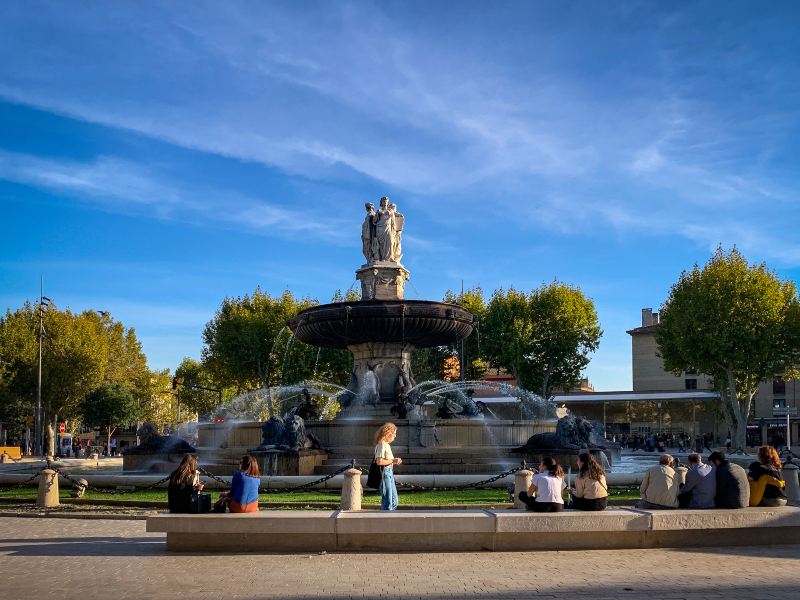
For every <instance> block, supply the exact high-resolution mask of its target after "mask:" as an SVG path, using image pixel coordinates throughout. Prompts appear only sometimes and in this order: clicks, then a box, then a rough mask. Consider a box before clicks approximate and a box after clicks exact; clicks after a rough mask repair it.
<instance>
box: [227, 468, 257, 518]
mask: <svg viewBox="0 0 800 600" xmlns="http://www.w3.org/2000/svg"><path fill="white" fill-rule="evenodd" d="M239 468H240V470H239V471H236V473H234V474H233V478H232V479H231V491H230V492H223V493H222V494H220V500H219V502H222V503H224V504H226V505H227V507H228V509H230V511H231V512H232V513H248V512H258V486H259V484H260V483H261V473H260V472H259V470H258V461H257V460H256V459H255V457H254V456H251V455H250V454H245V455H244V456H243V457H242V460H241V462H240V463H239ZM224 510H225V509H224V508H223V509H222V511H223V512H224Z"/></svg>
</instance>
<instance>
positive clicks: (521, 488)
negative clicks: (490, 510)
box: [514, 469, 533, 508]
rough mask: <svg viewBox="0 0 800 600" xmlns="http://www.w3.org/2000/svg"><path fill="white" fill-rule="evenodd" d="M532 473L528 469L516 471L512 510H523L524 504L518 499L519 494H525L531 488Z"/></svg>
mask: <svg viewBox="0 0 800 600" xmlns="http://www.w3.org/2000/svg"><path fill="white" fill-rule="evenodd" d="M531 479H533V472H532V471H529V470H528V469H522V470H521V471H517V472H516V474H515V475H514V508H525V503H524V502H522V500H520V499H519V493H520V492H527V491H528V488H530V487H531Z"/></svg>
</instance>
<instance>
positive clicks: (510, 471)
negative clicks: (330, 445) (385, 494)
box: [356, 462, 528, 492]
mask: <svg viewBox="0 0 800 600" xmlns="http://www.w3.org/2000/svg"><path fill="white" fill-rule="evenodd" d="M356 468H357V469H359V470H360V471H361V472H362V473H369V470H368V469H365V468H364V467H356ZM527 468H528V465H526V464H525V463H524V462H523V463H522V464H520V465H519V466H518V467H513V468H511V469H508V470H507V471H503V472H502V473H498V474H497V475H494V476H492V477H489V478H488V479H482V480H480V481H476V482H474V483H465V484H463V485H455V486H451V487H439V486H437V487H435V488H429V487H425V486H421V485H416V484H414V483H404V482H403V481H402V480H401V479H398V477H397V476H395V480H394V482H395V484H396V485H397V487H398V488H403V489H407V490H419V491H430V490H432V489H435V490H440V491H443V492H446V491H453V490H473V489H474V490H480V489H484V488H485V487H486V486H487V485H488V484H490V483H494V482H495V481H498V480H500V479H503V478H504V477H508V476H509V475H512V474H514V473H516V472H517V471H522V470H523V469H527ZM400 478H402V475H401V476H400Z"/></svg>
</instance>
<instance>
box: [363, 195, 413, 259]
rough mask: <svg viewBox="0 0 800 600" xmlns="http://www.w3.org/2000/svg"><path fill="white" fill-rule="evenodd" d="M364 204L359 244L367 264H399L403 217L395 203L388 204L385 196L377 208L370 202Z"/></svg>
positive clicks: (401, 254)
mask: <svg viewBox="0 0 800 600" xmlns="http://www.w3.org/2000/svg"><path fill="white" fill-rule="evenodd" d="M364 206H365V208H366V210H367V215H366V217H365V219H364V223H363V224H362V225H361V245H362V253H363V254H364V258H365V259H367V264H368V265H372V264H374V263H376V262H391V263H396V264H400V259H401V258H403V249H402V234H403V224H404V221H405V217H404V216H403V214H402V213H399V212H397V205H396V204H390V203H389V198H388V197H386V196H384V197H383V198H381V201H380V207H379V208H378V209H377V210H375V205H374V204H372V202H367V203H366V204H365V205H364Z"/></svg>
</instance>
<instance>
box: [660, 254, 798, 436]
mask: <svg viewBox="0 0 800 600" xmlns="http://www.w3.org/2000/svg"><path fill="white" fill-rule="evenodd" d="M660 314H661V323H660V325H659V326H658V328H657V329H656V341H657V343H658V346H659V350H660V353H661V357H662V359H663V360H664V367H665V368H666V369H667V370H669V371H672V372H674V373H676V374H679V373H681V372H683V371H687V370H689V369H697V370H698V371H699V372H702V373H705V374H706V375H708V376H709V377H710V378H711V379H712V381H713V382H714V387H715V388H716V389H717V390H718V391H719V392H720V396H721V409H722V413H723V416H724V417H725V420H726V422H727V425H728V426H729V427H730V429H731V431H732V432H734V442H735V444H736V446H737V447H744V441H745V427H746V425H747V419H748V417H749V416H750V410H751V406H752V400H753V398H754V397H755V395H756V392H757V391H758V384H759V382H761V381H763V380H765V379H768V378H772V377H773V376H775V375H776V374H782V373H786V372H788V371H790V370H791V369H792V368H794V366H795V365H797V364H798V359H800V304H798V298H797V289H796V287H795V284H794V283H793V282H791V281H782V280H780V279H778V277H777V276H776V275H775V273H774V272H772V271H770V270H769V269H768V268H767V266H766V265H765V264H763V263H762V264H760V265H750V264H749V263H748V262H747V260H746V259H745V258H744V257H743V256H742V255H741V253H740V252H739V251H738V250H737V249H736V248H733V249H732V250H731V251H730V252H727V253H726V252H725V251H724V250H723V249H722V248H721V247H720V248H718V249H717V251H716V252H715V253H714V255H713V256H712V257H711V259H710V260H709V262H708V263H707V264H706V265H705V266H704V267H703V268H702V269H701V268H699V267H698V266H697V265H695V266H694V268H693V269H692V270H691V271H688V272H686V271H684V272H683V273H681V276H680V278H679V279H678V281H677V282H676V283H675V284H674V285H673V286H672V289H671V290H670V293H669V297H668V298H667V301H666V302H665V303H664V305H663V306H662V307H661V313H660Z"/></svg>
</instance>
